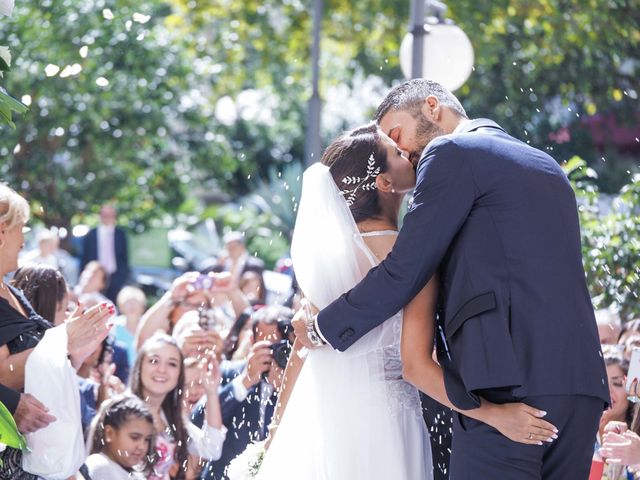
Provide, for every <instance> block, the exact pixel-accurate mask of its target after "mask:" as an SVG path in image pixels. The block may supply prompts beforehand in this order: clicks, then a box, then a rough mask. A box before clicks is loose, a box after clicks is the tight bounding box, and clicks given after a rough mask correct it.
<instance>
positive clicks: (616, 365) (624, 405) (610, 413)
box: [596, 350, 634, 480]
mask: <svg viewBox="0 0 640 480" xmlns="http://www.w3.org/2000/svg"><path fill="white" fill-rule="evenodd" d="M604 362H605V365H606V367H607V378H608V381H609V395H610V396H611V405H610V407H609V408H608V409H607V410H605V411H604V412H603V414H602V418H601V419H600V427H599V429H598V438H597V440H596V451H598V450H599V449H600V446H601V444H602V441H603V439H604V436H605V430H606V427H607V425H608V424H609V423H611V422H622V423H624V424H625V425H626V427H627V428H628V427H629V426H630V425H631V420H632V418H633V408H634V404H633V403H631V402H630V401H629V400H628V399H627V392H626V390H625V381H626V376H627V370H628V368H629V362H628V361H627V360H626V359H625V358H624V357H623V355H622V354H621V353H613V351H607V350H605V354H604ZM620 470H621V469H620V468H618V466H617V465H614V464H611V463H610V464H608V465H606V466H605V471H604V472H605V473H604V475H603V478H607V480H619V479H626V478H627V476H626V472H624V473H623V472H621V471H620Z"/></svg>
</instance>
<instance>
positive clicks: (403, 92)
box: [376, 78, 468, 123]
mask: <svg viewBox="0 0 640 480" xmlns="http://www.w3.org/2000/svg"><path fill="white" fill-rule="evenodd" d="M429 95H433V96H434V97H436V98H437V99H438V101H439V102H440V104H441V105H444V106H446V107H449V108H451V109H452V110H453V111H455V112H457V113H458V114H459V115H460V116H462V117H464V118H468V117H467V112H465V111H464V108H463V107H462V105H461V104H460V101H459V100H458V99H457V98H456V96H455V95H454V94H453V93H451V92H450V91H449V90H447V89H446V88H444V87H443V86H442V85H440V84H439V83H437V82H434V81H432V80H425V79H424V78H414V79H412V80H408V81H406V82H404V83H401V84H400V85H396V86H395V87H393V88H392V89H391V91H390V92H389V93H388V94H387V96H386V97H384V100H382V103H381V104H380V106H379V107H378V110H377V111H376V122H377V123H380V120H381V119H382V117H384V116H385V115H386V114H387V112H388V111H389V110H409V111H410V112H411V114H412V115H414V116H415V115H416V114H417V113H418V111H419V110H420V108H421V107H422V103H423V102H424V99H425V98H427V97H428V96H429Z"/></svg>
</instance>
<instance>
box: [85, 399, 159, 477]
mask: <svg viewBox="0 0 640 480" xmlns="http://www.w3.org/2000/svg"><path fill="white" fill-rule="evenodd" d="M154 445H155V435H154V427H153V415H151V412H150V411H149V408H148V407H147V405H146V404H145V403H144V402H143V401H142V400H140V399H139V398H138V397H135V396H132V395H127V396H122V397H120V398H114V399H112V400H109V401H108V402H105V403H104V404H103V405H102V407H101V408H100V412H99V414H98V415H97V416H96V417H95V419H94V420H93V422H92V424H91V431H90V434H89V441H88V442H87V451H88V452H89V457H88V458H87V461H86V462H85V465H86V467H87V472H88V474H89V476H90V477H91V480H143V479H146V478H147V475H150V474H152V472H153V466H154V461H155V458H156V455H155V450H154Z"/></svg>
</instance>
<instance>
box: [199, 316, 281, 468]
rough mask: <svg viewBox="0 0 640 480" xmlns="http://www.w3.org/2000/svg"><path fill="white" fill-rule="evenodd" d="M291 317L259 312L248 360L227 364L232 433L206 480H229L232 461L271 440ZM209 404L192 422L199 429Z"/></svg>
mask: <svg viewBox="0 0 640 480" xmlns="http://www.w3.org/2000/svg"><path fill="white" fill-rule="evenodd" d="M292 317H293V311H292V310H291V309H289V308H287V307H282V306H277V305H272V306H268V307H263V308H261V309H259V310H258V311H256V312H255V313H254V314H253V315H252V319H251V321H252V326H253V342H254V343H253V345H252V347H251V351H250V353H249V357H248V359H247V361H246V362H224V363H223V364H222V366H221V373H222V382H221V383H222V388H221V389H220V392H219V397H220V407H221V410H222V420H223V422H224V425H225V426H226V428H227V429H228V433H227V437H226V440H225V442H224V445H223V447H222V456H221V457H220V459H219V460H217V461H212V462H209V464H207V465H206V466H205V467H204V468H203V470H202V474H201V477H200V478H201V479H202V480H213V479H220V478H227V477H226V476H225V473H224V472H225V470H226V468H227V466H228V465H229V463H230V462H231V460H233V459H234V458H235V457H236V456H237V455H239V454H241V453H242V452H243V451H244V450H245V449H246V448H247V446H248V445H249V444H251V443H252V442H256V441H261V440H264V439H265V438H266V437H267V434H268V432H269V426H270V424H271V422H272V419H273V415H274V410H275V407H276V404H277V402H278V398H279V392H280V389H281V386H282V382H283V372H284V366H286V358H284V357H286V352H284V351H283V350H285V348H283V347H281V346H279V345H284V344H285V343H286V342H284V340H290V338H288V335H289V334H288V331H287V329H286V328H284V325H286V324H287V323H288V324H290V321H291V318H292ZM274 346H275V347H274ZM282 360H284V361H282ZM234 365H235V366H234ZM204 405H206V397H205V398H203V399H202V400H200V402H199V403H198V405H196V408H195V409H194V414H193V417H192V421H193V423H194V424H196V425H200V424H202V421H203V411H204Z"/></svg>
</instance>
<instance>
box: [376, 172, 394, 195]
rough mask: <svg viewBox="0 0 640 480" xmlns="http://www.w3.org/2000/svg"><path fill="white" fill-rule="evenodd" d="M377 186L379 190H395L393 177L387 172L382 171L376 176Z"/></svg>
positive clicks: (387, 191) (386, 191)
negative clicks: (392, 181)
mask: <svg viewBox="0 0 640 480" xmlns="http://www.w3.org/2000/svg"><path fill="white" fill-rule="evenodd" d="M376 187H377V188H378V191H380V192H385V193H389V192H392V191H393V184H392V183H391V177H390V176H389V175H387V174H386V173H381V174H380V175H378V176H377V177H376Z"/></svg>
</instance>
